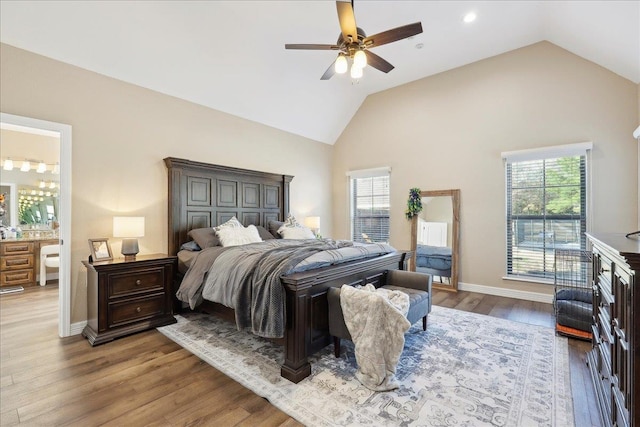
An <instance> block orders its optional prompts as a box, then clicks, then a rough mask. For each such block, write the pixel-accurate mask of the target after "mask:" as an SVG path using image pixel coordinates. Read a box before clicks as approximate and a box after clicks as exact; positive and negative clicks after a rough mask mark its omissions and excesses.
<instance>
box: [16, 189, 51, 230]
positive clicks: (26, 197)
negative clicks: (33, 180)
mask: <svg viewBox="0 0 640 427" xmlns="http://www.w3.org/2000/svg"><path fill="white" fill-rule="evenodd" d="M58 210H59V206H58V192H57V189H47V188H45V189H42V188H36V187H27V186H20V187H18V216H19V223H20V225H22V226H25V225H26V226H27V227H31V226H46V227H49V228H52V229H57V228H58V227H57V225H58V224H57V223H58Z"/></svg>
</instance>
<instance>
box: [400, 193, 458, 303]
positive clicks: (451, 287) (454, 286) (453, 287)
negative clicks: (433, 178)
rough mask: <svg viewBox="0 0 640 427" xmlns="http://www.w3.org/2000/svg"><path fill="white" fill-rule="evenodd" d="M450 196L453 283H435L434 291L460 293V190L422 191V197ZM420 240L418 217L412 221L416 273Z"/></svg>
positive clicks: (413, 256) (413, 257)
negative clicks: (417, 250) (418, 240)
mask: <svg viewBox="0 0 640 427" xmlns="http://www.w3.org/2000/svg"><path fill="white" fill-rule="evenodd" d="M439 196H450V197H451V205H452V207H453V217H452V221H451V222H452V230H451V283H449V284H445V283H440V282H435V281H434V282H433V285H432V286H433V288H434V289H442V290H445V291H450V292H458V266H459V265H460V190H459V189H455V190H434V191H421V192H420V197H439ZM417 239H418V215H415V216H414V217H413V218H412V219H411V252H412V254H411V267H410V270H411V271H416V249H417V245H418V242H417Z"/></svg>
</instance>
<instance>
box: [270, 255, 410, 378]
mask: <svg viewBox="0 0 640 427" xmlns="http://www.w3.org/2000/svg"><path fill="white" fill-rule="evenodd" d="M410 258H411V253H410V252H394V253H391V254H387V255H383V256H380V257H377V258H373V259H368V260H363V261H358V262H355V263H347V264H343V265H336V266H333V267H328V268H324V269H319V270H312V271H308V272H303V273H296V274H293V275H290V276H285V277H283V278H282V283H283V285H284V286H285V291H286V310H287V317H286V328H285V336H284V364H283V365H282V367H281V369H280V375H282V376H283V377H284V378H286V379H288V380H289V381H292V382H294V383H298V382H300V381H301V380H303V379H304V378H306V377H308V376H309V375H310V374H311V365H310V364H309V360H308V357H309V356H310V355H312V354H313V353H315V352H316V351H318V350H320V349H322V348H324V347H326V346H327V345H328V344H329V343H330V336H329V317H328V305H327V289H328V288H329V287H340V286H342V285H345V284H346V285H351V286H355V285H364V284H366V283H372V284H373V285H375V286H376V287H378V286H380V285H381V284H382V282H383V281H384V272H385V271H386V270H398V269H399V270H406V269H407V261H408V260H409V259H410Z"/></svg>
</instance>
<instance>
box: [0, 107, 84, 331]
mask: <svg viewBox="0 0 640 427" xmlns="http://www.w3.org/2000/svg"><path fill="white" fill-rule="evenodd" d="M0 123H2V124H9V125H13V126H18V127H24V128H28V129H25V130H27V131H28V130H29V129H38V130H41V131H50V132H56V133H57V134H59V135H60V193H59V194H60V199H59V203H60V212H59V220H60V269H59V280H58V283H59V285H58V299H59V302H58V309H59V315H58V335H60V336H61V337H68V336H70V335H71V268H70V267H71V125H67V124H63V123H55V122H49V121H46V120H39V119H34V118H31V117H22V116H15V115H13V114H6V113H0Z"/></svg>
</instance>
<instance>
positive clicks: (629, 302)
mask: <svg viewBox="0 0 640 427" xmlns="http://www.w3.org/2000/svg"><path fill="white" fill-rule="evenodd" d="M587 236H588V238H589V241H590V242H591V244H592V246H593V255H594V256H593V302H594V303H593V318H592V329H593V337H594V338H593V349H592V350H591V351H590V352H589V354H588V355H587V363H588V365H589V368H590V371H591V376H592V378H593V381H594V384H595V389H596V395H597V397H598V403H599V405H600V413H601V414H602V418H603V422H604V425H605V426H634V427H640V288H639V286H640V282H639V281H638V279H637V277H636V276H637V273H638V272H640V240H638V239H637V238H626V237H625V236H624V234H598V233H588V234H587Z"/></svg>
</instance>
